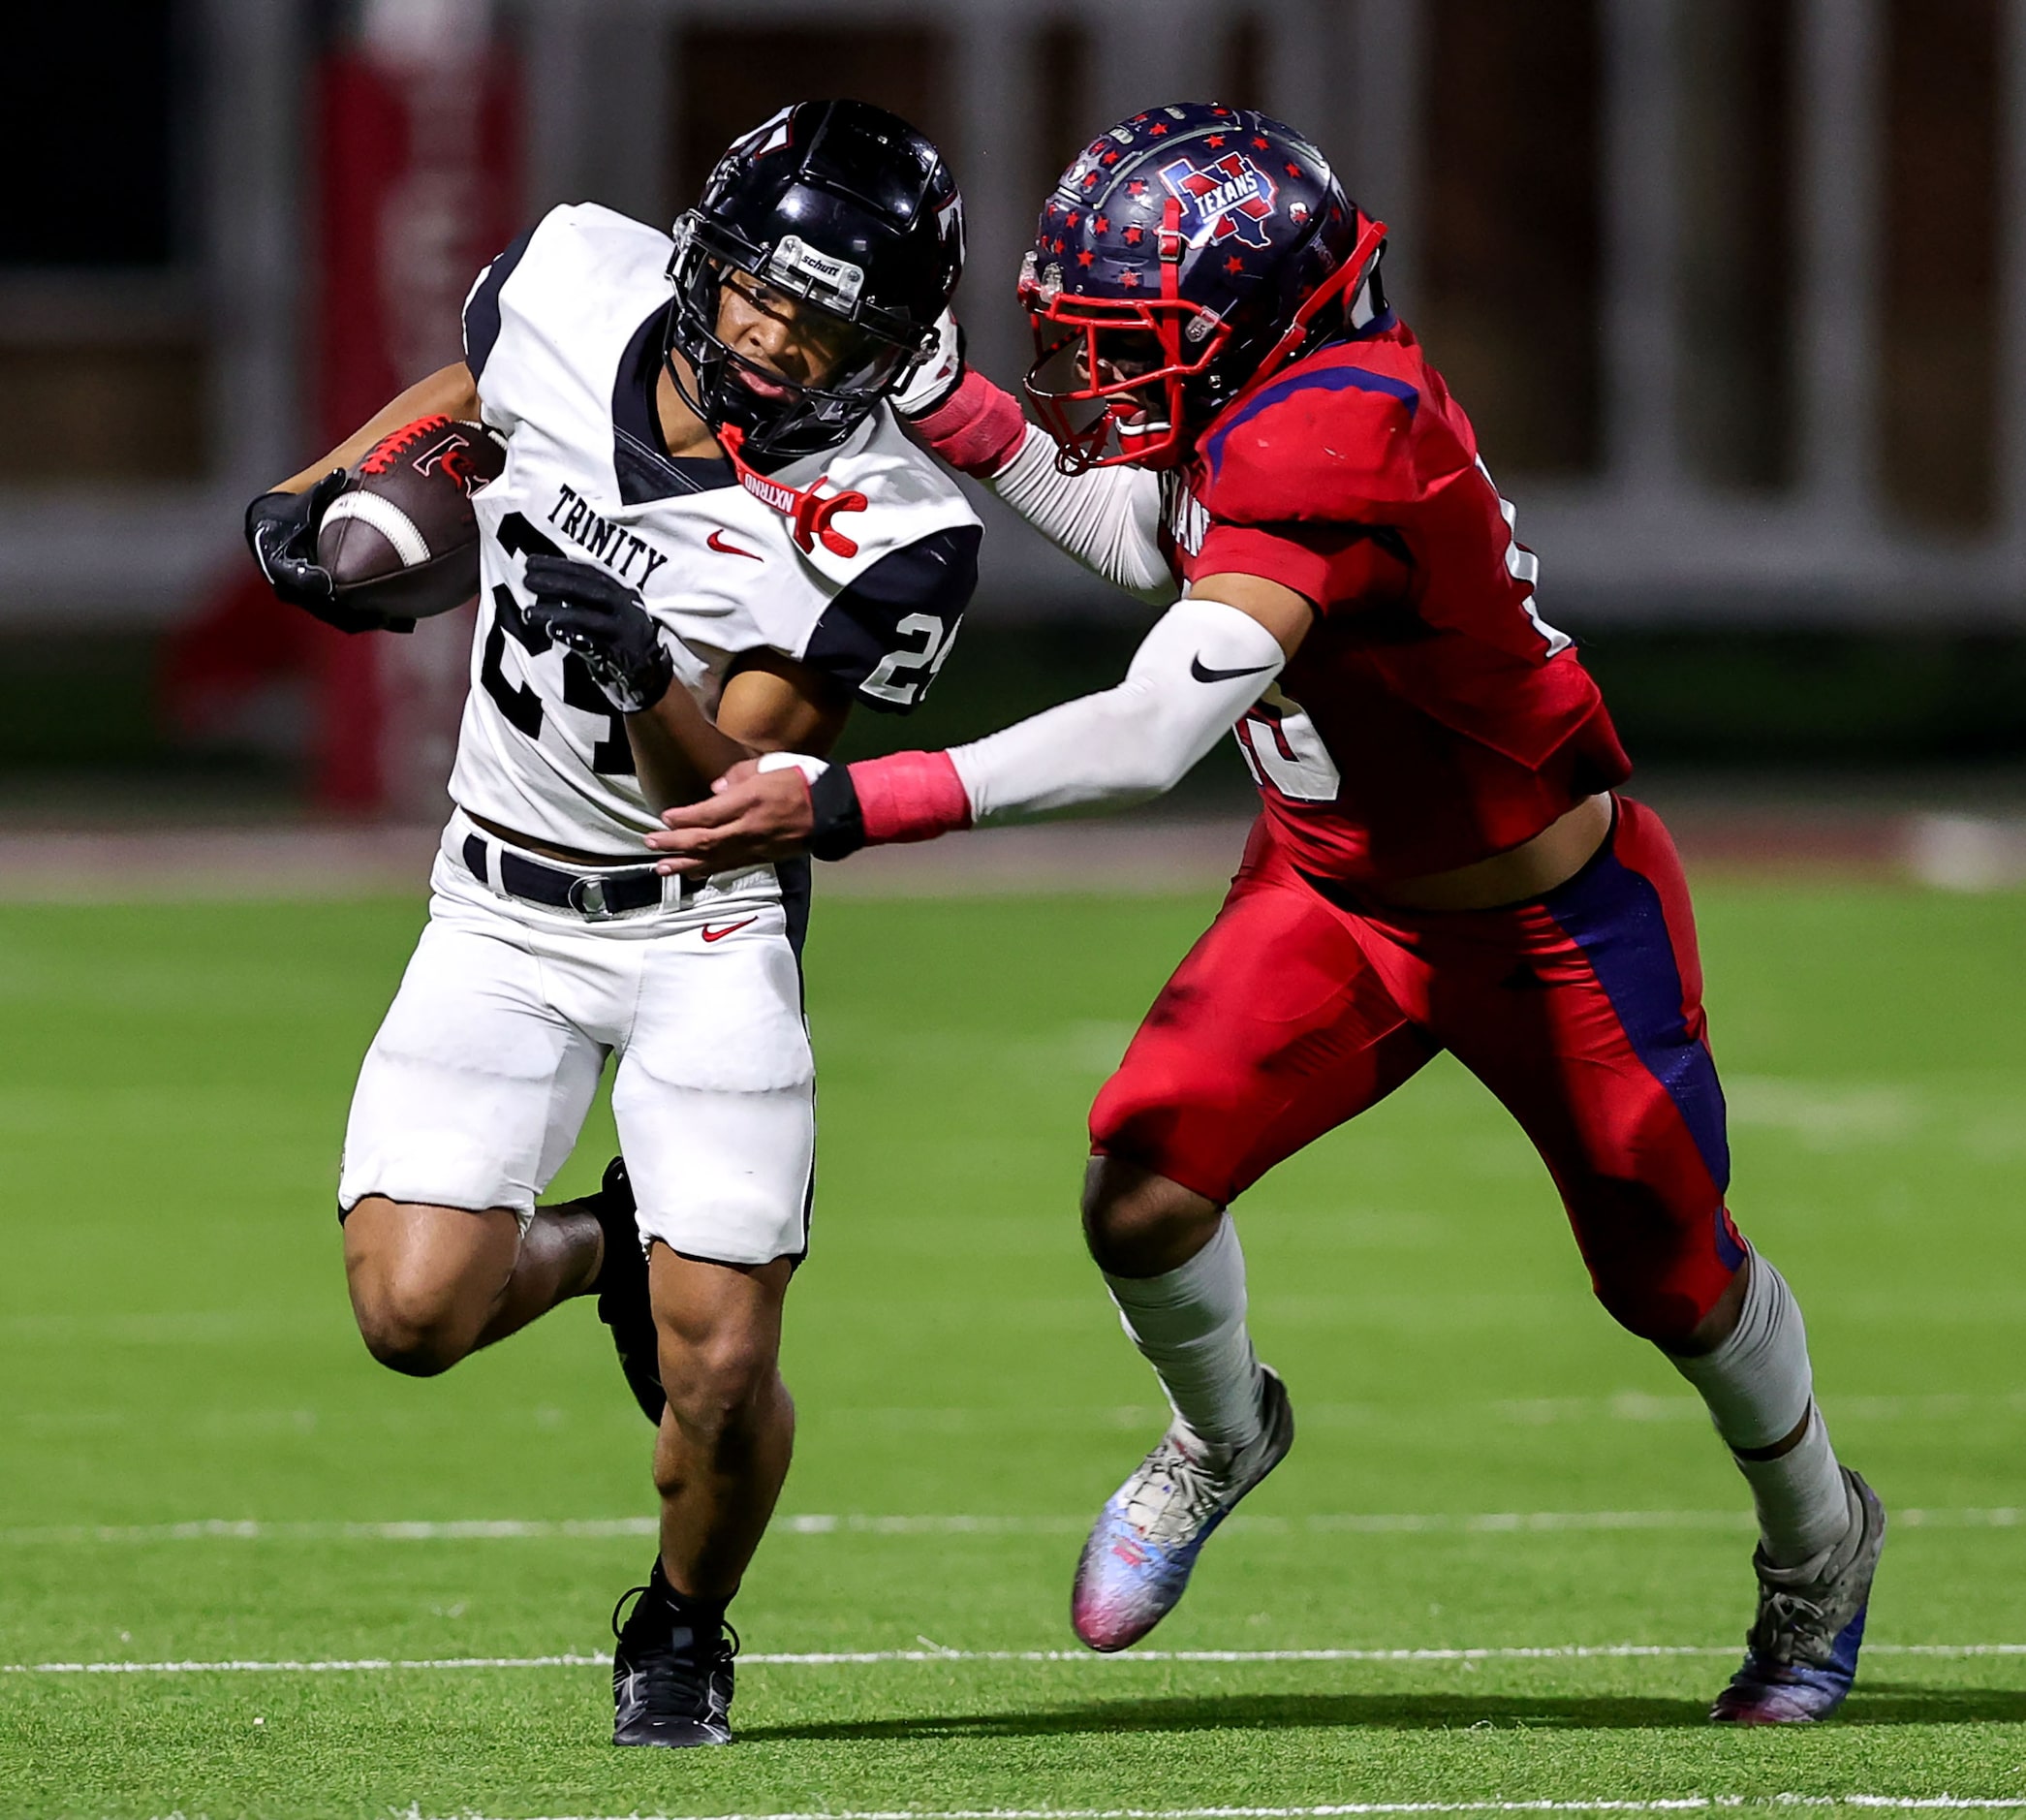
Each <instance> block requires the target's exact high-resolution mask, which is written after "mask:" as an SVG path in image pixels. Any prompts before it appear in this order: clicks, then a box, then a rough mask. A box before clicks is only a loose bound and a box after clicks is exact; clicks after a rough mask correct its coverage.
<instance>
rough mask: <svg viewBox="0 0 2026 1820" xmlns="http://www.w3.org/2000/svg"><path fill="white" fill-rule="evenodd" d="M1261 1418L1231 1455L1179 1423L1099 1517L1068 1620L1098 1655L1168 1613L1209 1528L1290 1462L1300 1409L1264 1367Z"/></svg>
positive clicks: (1079, 1568) (1079, 1566)
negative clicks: (1251, 1436) (1253, 1435)
mask: <svg viewBox="0 0 2026 1820" xmlns="http://www.w3.org/2000/svg"><path fill="white" fill-rule="evenodd" d="M1260 1420H1261V1425H1262V1426H1261V1430H1260V1436H1259V1438H1258V1439H1257V1440H1256V1441H1253V1442H1252V1443H1251V1444H1250V1445H1249V1446H1246V1447H1241V1448H1238V1449H1236V1450H1233V1449H1231V1448H1225V1447H1213V1446H1212V1445H1211V1444H1210V1443H1209V1442H1207V1441H1205V1440H1203V1439H1202V1438H1201V1437H1200V1435H1198V1434H1197V1433H1196V1432H1195V1430H1194V1429H1192V1428H1189V1427H1188V1425H1187V1424H1185V1423H1184V1422H1182V1421H1181V1420H1180V1419H1179V1418H1177V1419H1176V1421H1174V1422H1173V1423H1172V1424H1171V1425H1170V1426H1169V1430H1168V1432H1167V1433H1166V1434H1164V1435H1163V1436H1162V1437H1161V1443H1160V1445H1159V1446H1158V1447H1156V1448H1155V1449H1154V1451H1153V1452H1152V1453H1151V1454H1149V1455H1148V1456H1147V1457H1146V1458H1145V1459H1143V1460H1141V1461H1140V1462H1139V1467H1138V1470H1137V1471H1136V1472H1135V1473H1134V1474H1133V1476H1132V1477H1131V1478H1130V1479H1128V1480H1127V1481H1126V1482H1125V1484H1124V1485H1122V1486H1120V1487H1119V1489H1118V1490H1117V1491H1114V1492H1113V1493H1112V1494H1111V1497H1110V1499H1109V1500H1108V1501H1107V1504H1106V1506H1105V1508H1104V1509H1103V1510H1102V1511H1100V1512H1099V1513H1098V1521H1097V1522H1096V1523H1094V1524H1093V1525H1092V1527H1091V1531H1090V1539H1089V1541H1087V1542H1086V1543H1084V1545H1083V1558H1082V1559H1081V1560H1079V1561H1078V1562H1077V1563H1076V1580H1075V1585H1074V1586H1073V1587H1072V1588H1071V1591H1070V1622H1071V1623H1072V1624H1073V1625H1074V1626H1075V1631H1076V1635H1077V1636H1078V1637H1080V1638H1081V1639H1082V1640H1083V1641H1084V1642H1085V1643H1087V1644H1088V1645H1089V1646H1090V1647H1092V1648H1093V1649H1100V1650H1104V1651H1106V1652H1107V1653H1109V1652H1110V1651H1112V1650H1114V1649H1124V1648H1127V1647H1130V1646H1131V1645H1133V1644H1136V1643H1138V1641H1139V1640H1140V1638H1142V1637H1144V1636H1145V1635H1146V1634H1147V1632H1148V1631H1150V1630H1152V1629H1153V1627H1154V1626H1155V1625H1156V1624H1158V1623H1159V1622H1160V1621H1161V1620H1162V1619H1163V1618H1164V1617H1166V1616H1168V1614H1169V1612H1171V1611H1172V1610H1173V1609H1174V1607H1175V1605H1176V1603H1177V1602H1178V1601H1179V1600H1180V1598H1181V1596H1182V1593H1183V1591H1184V1590H1185V1589H1186V1588H1187V1586H1188V1585H1189V1574H1190V1570H1191V1569H1192V1568H1194V1567H1195V1565H1196V1557H1197V1555H1198V1554H1200V1553H1201V1552H1202V1546H1203V1544H1204V1543H1205V1542H1207V1541H1208V1540H1209V1539H1210V1535H1211V1532H1212V1531H1213V1530H1214V1529H1215V1528H1216V1527H1217V1525H1218V1524H1219V1523H1221V1522H1223V1521H1224V1520H1225V1519H1226V1518H1227V1517H1229V1516H1230V1515H1231V1512H1232V1511H1233V1510H1235V1509H1236V1508H1237V1505H1238V1500H1239V1499H1240V1498H1242V1497H1243V1496H1244V1495H1245V1494H1246V1492H1248V1491H1251V1490H1252V1488H1253V1487H1254V1486H1256V1485H1258V1484H1259V1482H1260V1481H1261V1480H1262V1479H1263V1478H1264V1477H1265V1476H1266V1475H1267V1474H1268V1473H1269V1472H1271V1471H1272V1470H1273V1468H1274V1467H1276V1466H1277V1465H1279V1464H1280V1462H1281V1461H1282V1460H1283V1459H1286V1458H1287V1456H1288V1449H1289V1448H1291V1447H1292V1446H1294V1409H1293V1407H1292V1406H1291V1405H1290V1404H1289V1402H1288V1392H1287V1387H1286V1386H1285V1385H1284V1384H1282V1383H1281V1381H1280V1378H1279V1375H1278V1374H1277V1373H1276V1372H1274V1371H1273V1370H1271V1369H1270V1368H1269V1367H1267V1366H1265V1365H1262V1366H1261V1367H1260Z"/></svg>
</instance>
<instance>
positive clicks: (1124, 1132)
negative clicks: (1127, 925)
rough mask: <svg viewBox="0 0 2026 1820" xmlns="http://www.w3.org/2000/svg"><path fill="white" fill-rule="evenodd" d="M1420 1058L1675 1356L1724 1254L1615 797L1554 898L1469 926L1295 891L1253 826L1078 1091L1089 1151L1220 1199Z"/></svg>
mask: <svg viewBox="0 0 2026 1820" xmlns="http://www.w3.org/2000/svg"><path fill="white" fill-rule="evenodd" d="M1325 891H1327V892H1329V893H1330V895H1329V896H1327V897H1325V895H1324V892H1325ZM1442 1050H1449V1051H1451V1052H1452V1053H1453V1054H1454V1055H1455V1056H1456V1058H1457V1059H1458V1060H1459V1061H1461V1062H1462V1063H1463V1065H1464V1066H1465V1067H1466V1068H1468V1069H1469V1070H1470V1071H1471V1073H1472V1074H1474V1075H1476V1076H1477V1077H1478V1079H1479V1080H1480V1081H1481V1082H1483V1083H1484V1084H1485V1085H1486V1086H1487V1087H1489V1088H1490V1089H1491V1091H1492V1092H1493V1093H1495V1094H1496V1095H1497V1096H1498V1098H1499V1100H1500V1102H1501V1103H1502V1104H1503V1105H1504V1106H1505V1108H1506V1110H1507V1111H1508V1112H1510V1113H1511V1114H1512V1116H1513V1117H1514V1118H1516V1119H1517V1120H1518V1121H1519V1123H1520V1126H1521V1128H1522V1129H1523V1130H1524V1131H1525V1132H1526V1134H1527V1136H1528V1137H1529V1138H1531V1139H1532V1140H1533V1142H1534V1145H1535V1147H1536V1148H1537V1149H1538V1150H1539V1151H1540V1152H1541V1155H1542V1159H1543V1161H1544V1162H1545V1163H1546V1164H1547V1167H1548V1172H1549V1173H1550V1174H1551V1175H1552V1176H1553V1177H1554V1180H1555V1185H1556V1187H1557V1188H1559V1189H1560V1190H1561V1194H1562V1201H1563V1205H1564V1206H1565V1207H1566V1208H1568V1210H1569V1221H1570V1224H1571V1226H1572V1227H1574V1231H1575V1238H1576V1242H1577V1244H1579V1245H1580V1246H1581V1247H1582V1253H1583V1258H1584V1261H1585V1262H1586V1263H1587V1264H1588V1265H1589V1268H1590V1278H1591V1281H1592V1283H1593V1284H1594V1285H1595V1286H1596V1290H1597V1294H1598V1297H1599V1299H1600V1300H1601V1301H1602V1302H1604V1304H1605V1307H1606V1308H1607V1309H1608V1310H1609V1311H1610V1313H1611V1314H1612V1315H1613V1316H1614V1317H1615V1318H1616V1319H1617V1320H1618V1321H1619V1322H1621V1323H1622V1324H1623V1325H1624V1326H1626V1327H1628V1328H1630V1329H1631V1330H1632V1331H1633V1332H1634V1333H1636V1334H1643V1335H1645V1336H1646V1337H1648V1338H1650V1339H1655V1340H1658V1341H1660V1342H1661V1343H1663V1344H1667V1343H1669V1342H1673V1341H1678V1340H1680V1339H1682V1338H1685V1337H1686V1336H1687V1334H1689V1332H1690V1331H1691V1330H1692V1329H1693V1328H1694V1327H1695V1326H1696V1324H1697V1323H1698V1322H1699V1321H1700V1320H1701V1319H1702V1317H1703V1316H1704V1315H1706V1314H1707V1313H1708V1312H1709V1310H1710V1308H1711V1307H1712V1306H1713V1305H1714V1304H1715V1302H1716V1300H1717V1298H1718V1297H1719V1296H1720V1295H1721V1294H1722V1293H1723V1291H1724V1288H1725V1286H1726V1285H1727V1284H1728V1283H1729V1282H1730V1277H1731V1275H1732V1273H1733V1272H1734V1271H1736V1269H1737V1267H1738V1265H1739V1264H1740V1263H1741V1262H1742V1261H1743V1258H1744V1245H1743V1241H1742V1240H1741V1239H1739V1238H1738V1235H1737V1229H1736V1228H1735V1227H1734V1226H1733V1225H1732V1224H1731V1222H1730V1213H1729V1212H1728V1211H1727V1210H1726V1208H1725V1206H1724V1191H1725V1189H1726V1187H1727V1186H1728V1184H1729V1180H1730V1153H1729V1147H1728V1145H1727V1143H1726V1139H1725V1133H1724V1096H1723V1089H1722V1088H1721V1087H1720V1086H1719V1085H1718V1083H1717V1075H1716V1068H1715V1065H1714V1064H1713V1063H1712V1062H1711V1060H1710V1055H1709V1046H1708V1043H1707V1040H1706V1038H1705V1036H1704V1031H1703V1016H1702V967H1701V961H1700V959H1699V957H1698V955H1697V952H1696V927H1695V920H1694V916H1693V914H1692V912H1691V910H1690V908H1689V897H1688V886H1687V883H1686V881H1685V880H1684V879H1683V877H1682V873H1681V862H1680V859H1679V857H1678V856H1677V855H1676V854H1675V851H1674V843H1673V842H1672V841H1671V840H1670V839H1668V832H1667V830H1666V829H1665V828H1663V827H1662V826H1661V822H1660V818H1659V817H1658V816H1656V815H1655V814H1654V813H1653V811H1652V810H1650V809H1648V808H1646V807H1645V806H1643V805H1642V804H1640V803H1637V802H1634V801H1630V800H1625V799H1622V798H1621V799H1620V800H1619V801H1618V805H1617V818H1616V821H1615V823H1614V826H1613V828H1612V832H1611V836H1610V838H1609V839H1608V840H1607V841H1606V842H1605V846H1604V848H1603V850H1602V851H1601V852H1599V854H1598V855H1597V856H1596V858H1595V859H1593V860H1592V861H1591V862H1590V863H1588V864H1587V865H1586V866H1584V867H1583V869H1582V870H1581V871H1580V872H1578V873H1577V874H1576V875H1575V877H1574V878H1572V879H1570V880H1569V881H1568V882H1567V883H1566V884H1564V885H1561V886H1558V887H1557V888H1556V889H1555V890H1554V891H1552V892H1550V893H1548V894H1546V895H1545V896H1543V897H1539V898H1533V899H1529V900H1528V901H1526V902H1524V903H1520V904H1515V905H1512V906H1510V907H1507V908H1504V909H1498V910H1479V911H1447V912H1420V911H1406V910H1394V909H1390V908H1386V907H1383V906H1380V905H1378V904H1374V903H1370V902H1365V901H1360V900H1359V899H1358V898H1357V897H1356V894H1353V893H1352V892H1350V891H1349V890H1348V889H1347V888H1345V887H1343V886H1341V885H1335V884H1332V883H1330V882H1329V881H1322V882H1320V883H1311V882H1310V881H1309V880H1307V879H1305V878H1304V877H1302V876H1301V875H1300V874H1299V873H1297V872H1296V871H1295V870H1294V867H1293V866H1292V865H1291V864H1290V863H1289V862H1288V860H1287V859H1286V857H1285V856H1284V855H1283V853H1282V852H1281V850H1280V849H1279V847H1278V846H1277V845H1276V844H1275V842H1274V840H1273V838H1272V835H1271V833H1270V832H1269V831H1268V830H1267V827H1266V825H1265V823H1264V822H1263V821H1262V822H1261V823H1259V824H1258V825H1257V826H1256V827H1255V828H1254V830H1253V832H1252V838H1251V839H1250V841H1249V842H1248V843H1247V845H1246V850H1245V859H1244V863H1242V864H1241V865H1240V867H1239V869H1238V874H1237V876H1236V878H1235V879H1233V881H1232V883H1231V894H1230V895H1229V896H1228V897H1226V899H1225V902H1224V908H1223V909H1222V910H1221V911H1219V913H1218V916H1217V920H1216V922H1214V923H1213V924H1211V926H1209V928H1208V929H1206V930H1205V931H1204V932H1203V935H1202V938H1201V939H1200V941H1199V942H1198V943H1197V944H1196V946H1195V947H1194V948H1193V949H1192V950H1191V951H1190V953H1189V955H1188V957H1187V958H1185V959H1184V960H1183V962H1182V964H1181V966H1180V967H1179V968H1177V969H1176V971H1175V974H1174V977H1173V978H1172V979H1171V980H1169V983H1168V985H1167V986H1166V987H1165V988H1163V990H1162V993H1161V996H1160V997H1159V998H1158V999H1156V1000H1155V1001H1154V1006H1153V1009H1152V1010H1151V1011H1149V1012H1148V1013H1147V1016H1146V1020H1145V1022H1143V1023H1142V1024H1141V1025H1140V1027H1139V1031H1138V1034H1137V1035H1136V1036H1135V1037H1134V1039H1133V1043H1132V1046H1131V1047H1130V1048H1129V1049H1128V1050H1127V1051H1126V1056H1125V1060H1124V1061H1123V1062H1121V1063H1120V1065H1119V1070H1118V1072H1117V1073H1116V1074H1115V1075H1113V1076H1112V1078H1111V1079H1110V1081H1109V1082H1107V1083H1106V1085H1105V1088H1104V1090H1103V1091H1102V1092H1101V1093H1100V1094H1099V1095H1098V1099H1097V1104H1096V1105H1095V1106H1094V1107H1093V1108H1092V1109H1091V1116H1090V1131H1091V1141H1092V1145H1093V1148H1095V1149H1096V1150H1098V1151H1099V1152H1101V1153H1104V1154H1107V1155H1112V1156H1118V1157H1122V1158H1124V1159H1126V1160H1128V1161H1131V1162H1134V1163H1138V1164H1139V1165H1141V1166H1142V1167H1144V1168H1147V1169H1150V1170H1153V1171H1155V1172H1156V1173H1158V1174H1160V1175H1162V1176H1165V1177H1168V1178H1169V1180H1170V1181H1175V1182H1178V1183H1180V1184H1181V1185H1182V1186H1183V1187H1185V1188H1189V1189H1192V1190H1194V1191H1195V1192H1196V1193H1198V1194H1200V1195H1202V1196H1204V1197H1205V1198H1207V1199H1209V1200H1211V1201H1215V1202H1217V1203H1219V1204H1220V1205H1222V1204H1223V1203H1226V1202H1229V1201H1231V1199H1232V1198H1233V1197H1234V1196H1236V1195H1238V1194H1240V1193H1242V1192H1243V1191H1244V1190H1245V1189H1246V1188H1248V1187H1250V1186H1251V1185H1252V1183H1254V1182H1255V1181H1257V1180H1258V1179H1259V1178H1260V1177H1262V1176H1263V1175H1264V1174H1265V1173H1266V1171H1267V1170H1269V1169H1271V1168H1272V1167H1273V1165H1274V1164H1276V1163H1278V1162H1279V1161H1281V1159H1282V1158H1283V1157H1287V1156H1291V1155H1293V1154H1294V1151H1296V1150H1298V1149H1300V1148H1301V1147H1302V1145H1306V1144H1308V1143H1310V1142H1311V1141H1312V1140H1314V1139H1316V1138H1319V1137H1321V1136H1322V1135H1323V1133H1324V1132H1325V1131H1328V1130H1330V1129H1331V1128H1332V1127H1334V1126H1336V1125H1340V1124H1342V1123H1343V1122H1344V1120H1346V1119H1347V1118H1355V1117H1356V1116H1357V1114H1359V1113H1361V1112H1363V1111H1364V1110H1365V1108H1366V1107H1368V1106H1374V1105H1376V1104H1377V1103H1378V1102H1379V1101H1380V1100H1382V1099H1384V1098H1385V1097H1386V1096H1387V1094H1388V1093H1390V1092H1391V1091H1392V1090H1393V1088H1395V1087H1396V1086H1398V1085H1399V1084H1400V1083H1401V1082H1403V1081H1405V1080H1406V1079H1407V1078H1408V1077H1409V1076H1410V1075H1412V1074H1414V1073H1415V1072H1416V1070H1418V1068H1420V1067H1421V1066H1422V1065H1423V1064H1424V1063H1425V1062H1427V1061H1428V1060H1429V1059H1430V1058H1431V1057H1432V1056H1434V1055H1435V1054H1437V1053H1438V1052H1439V1051H1442Z"/></svg>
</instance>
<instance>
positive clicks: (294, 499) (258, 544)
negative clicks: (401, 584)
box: [246, 468, 415, 632]
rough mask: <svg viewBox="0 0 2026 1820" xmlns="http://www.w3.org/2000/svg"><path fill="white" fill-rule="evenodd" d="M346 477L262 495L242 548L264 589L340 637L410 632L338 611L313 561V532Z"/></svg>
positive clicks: (352, 610) (369, 615)
mask: <svg viewBox="0 0 2026 1820" xmlns="http://www.w3.org/2000/svg"><path fill="white" fill-rule="evenodd" d="M347 479H348V476H347V475H346V473H345V470H344V469H343V468H332V469H331V470H330V472H329V473H328V474H327V475H325V476H324V478H323V479H322V480H321V481H319V482H317V484H316V485H315V486H310V487H308V488H306V489H305V490H304V491H302V492H299V493H284V492H273V493H263V494H262V495H261V496H260V497H259V498H258V499H256V500H255V501H254V502H253V504H252V505H250V506H248V507H247V508H246V543H247V547H248V548H249V549H251V550H252V551H253V559H254V561H256V562H257V563H259V564H260V565H261V573H262V574H263V575H264V576H265V577H266V578H267V585H268V586H269V587H271V588H272V589H273V590H274V592H275V594H276V595H277V596H278V597H279V598H280V599H282V600H285V601H287V602H288V604H289V605H290V606H291V607H299V608H301V609H302V611H303V612H306V613H308V614H309V615H310V617H311V618H313V619H321V620H323V622H324V623H325V624H326V625H327V626H335V627H336V628H337V629H338V630H339V631H340V632H413V631H414V630H415V621H414V620H413V619H386V618H383V617H382V616H381V615H380V614H379V613H374V612H360V611H359V610H358V608H356V607H344V606H340V605H339V604H338V602H337V600H336V599H335V594H336V583H335V582H334V581H332V580H331V576H330V571H329V570H328V569H327V568H325V567H324V566H323V565H322V564H321V563H319V562H318V561H317V532H318V529H319V528H320V527H321V526H322V524H323V522H324V513H325V511H326V509H327V507H328V506H329V504H330V502H331V501H332V500H333V499H335V498H336V497H337V496H338V494H340V493H341V492H343V491H344V490H345V484H346V481H347Z"/></svg>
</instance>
